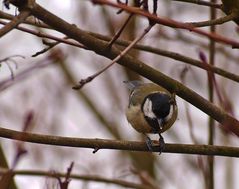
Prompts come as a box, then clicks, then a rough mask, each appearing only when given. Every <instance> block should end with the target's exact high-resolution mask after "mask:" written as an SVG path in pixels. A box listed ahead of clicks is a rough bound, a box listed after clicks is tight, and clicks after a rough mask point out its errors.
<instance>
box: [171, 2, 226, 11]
mask: <svg viewBox="0 0 239 189" xmlns="http://www.w3.org/2000/svg"><path fill="white" fill-rule="evenodd" d="M173 1H180V2H184V3H192V4H197V5H203V6H208V7H213V8H217V9H222V5H221V4H217V3H212V2H208V1H203V0H173Z"/></svg>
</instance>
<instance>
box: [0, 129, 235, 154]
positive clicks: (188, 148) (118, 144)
mask: <svg viewBox="0 0 239 189" xmlns="http://www.w3.org/2000/svg"><path fill="white" fill-rule="evenodd" d="M0 137H2V138H8V139H12V140H20V141H25V142H31V143H38V144H47V145H54V146H67V147H78V148H79V147H81V148H92V149H97V150H99V149H115V150H129V151H149V149H148V147H147V145H146V143H145V142H136V141H120V140H108V139H87V138H73V137H62V136H51V135H41V134H33V133H28V132H20V131H14V130H10V129H5V128H0ZM153 142H154V146H153V150H154V152H159V144H158V141H153ZM163 152H165V153H182V154H200V155H214V156H228V157H239V148H236V147H226V146H211V145H190V144H165V149H164V150H163Z"/></svg>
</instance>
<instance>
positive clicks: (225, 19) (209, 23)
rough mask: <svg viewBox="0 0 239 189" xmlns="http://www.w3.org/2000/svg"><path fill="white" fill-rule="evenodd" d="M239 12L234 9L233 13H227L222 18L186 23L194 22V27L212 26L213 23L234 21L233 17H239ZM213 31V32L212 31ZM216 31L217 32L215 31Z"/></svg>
mask: <svg viewBox="0 0 239 189" xmlns="http://www.w3.org/2000/svg"><path fill="white" fill-rule="evenodd" d="M238 17H239V16H238V13H237V12H236V11H233V12H232V13H231V14H229V15H226V16H224V17H221V18H217V19H212V20H208V21H202V22H187V23H185V24H192V25H193V26H194V27H205V26H212V25H221V24H224V23H226V22H229V21H233V19H236V18H238ZM211 33H212V32H211ZM213 33H215V32H213Z"/></svg>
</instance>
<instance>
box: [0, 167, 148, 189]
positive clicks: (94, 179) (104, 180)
mask: <svg viewBox="0 0 239 189" xmlns="http://www.w3.org/2000/svg"><path fill="white" fill-rule="evenodd" d="M8 171H9V170H8V169H3V168H1V169H0V174H4V173H6V172H8ZM12 173H13V174H14V175H15V176H47V177H53V178H56V177H64V176H65V173H57V172H55V171H42V170H14V171H12ZM70 178H71V179H76V180H83V181H91V182H100V183H107V184H115V185H119V186H123V187H127V188H135V189H152V188H151V187H149V186H146V185H144V184H142V183H140V184H138V183H134V182H129V181H125V180H122V179H116V178H114V179H112V178H106V177H103V176H99V175H80V174H71V175H70Z"/></svg>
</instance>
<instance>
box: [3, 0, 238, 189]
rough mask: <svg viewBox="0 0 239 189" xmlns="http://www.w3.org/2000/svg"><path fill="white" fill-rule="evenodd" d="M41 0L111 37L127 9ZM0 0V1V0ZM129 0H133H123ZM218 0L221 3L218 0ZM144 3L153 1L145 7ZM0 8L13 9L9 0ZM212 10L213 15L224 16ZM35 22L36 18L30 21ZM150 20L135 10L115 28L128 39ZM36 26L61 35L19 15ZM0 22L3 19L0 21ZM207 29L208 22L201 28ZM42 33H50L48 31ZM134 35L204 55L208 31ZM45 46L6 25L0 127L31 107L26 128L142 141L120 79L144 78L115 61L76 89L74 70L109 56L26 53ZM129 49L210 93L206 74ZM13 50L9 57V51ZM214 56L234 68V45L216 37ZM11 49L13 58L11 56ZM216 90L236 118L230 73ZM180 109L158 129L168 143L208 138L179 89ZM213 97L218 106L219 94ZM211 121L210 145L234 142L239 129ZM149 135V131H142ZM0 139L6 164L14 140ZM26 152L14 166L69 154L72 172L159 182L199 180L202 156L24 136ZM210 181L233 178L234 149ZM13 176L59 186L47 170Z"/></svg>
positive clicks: (30, 184) (55, 165)
mask: <svg viewBox="0 0 239 189" xmlns="http://www.w3.org/2000/svg"><path fill="white" fill-rule="evenodd" d="M37 2H38V3H39V4H40V5H42V6H43V7H45V8H46V9H48V10H50V11H52V12H53V13H54V14H56V15H58V16H60V17H61V18H63V19H64V20H66V21H68V22H69V23H72V24H76V25H77V26H78V27H79V28H81V29H83V30H86V31H91V32H96V33H99V34H102V35H107V36H113V35H114V34H115V33H116V31H117V30H118V29H119V28H120V27H121V26H122V24H123V23H124V21H125V20H126V18H127V17H128V14H126V13H125V12H122V13H121V14H117V11H118V10H117V9H113V8H110V7H106V6H96V5H93V4H92V3H91V2H90V1H87V0H85V1H76V0H64V1H61V2H60V3H59V1H57V0H52V1H46V0H38V1H37ZM1 3H2V1H1ZM130 3H131V1H130ZM219 3H221V2H219ZM150 10H152V6H150ZM1 11H3V12H6V13H9V14H12V15H15V14H16V12H17V10H16V9H15V8H14V7H13V6H11V8H10V10H7V9H6V8H5V7H4V6H3V5H2V8H1ZM157 13H158V15H159V16H163V17H168V18H171V19H175V20H177V21H182V22H197V21H203V20H208V19H209V18H210V17H209V15H210V9H209V8H208V7H204V6H199V5H195V4H189V3H183V2H176V1H170V0H159V1H158V11H157ZM223 15H224V14H223V13H222V12H221V11H217V16H218V17H220V16H223ZM35 22H36V23H37V22H39V21H38V20H35ZM147 24H148V21H147V20H146V19H143V18H140V17H134V18H133V19H131V21H130V23H129V24H128V25H127V27H126V29H125V30H124V31H123V34H122V36H121V37H120V38H121V39H124V40H133V39H135V37H137V36H138V35H139V34H140V33H142V32H143V30H144V29H145V28H146V27H147ZM21 26H24V27H27V28H30V29H32V30H34V31H37V32H43V33H47V34H51V35H54V36H58V37H64V36H63V35H62V34H59V33H57V32H55V31H53V30H50V29H44V28H38V27H35V26H29V25H24V24H22V25H21ZM0 27H2V26H0ZM203 29H204V30H206V31H209V28H208V27H205V28H203ZM237 29H238V28H237V25H236V24H235V23H233V22H229V23H226V24H223V25H222V26H218V27H217V32H218V33H220V34H221V35H224V36H227V37H229V38H231V39H237V38H238V30H237ZM47 41H48V42H52V41H49V40H47ZM140 44H144V45H150V46H153V47H155V48H160V49H163V50H167V51H172V52H177V53H180V54H183V55H185V56H188V57H191V58H193V59H197V60H199V55H198V54H199V52H203V53H204V54H205V55H206V56H207V57H208V44H209V41H208V39H207V38H204V37H199V36H197V35H195V34H193V33H191V32H189V31H184V30H176V29H172V28H168V27H165V26H160V25H156V26H155V27H154V28H153V29H152V30H151V31H150V32H149V34H147V35H146V37H145V38H144V39H143V40H142V41H141V42H140ZM44 48H46V46H45V45H44V44H43V42H42V39H41V38H39V37H36V36H33V35H31V34H29V33H24V32H21V31H18V30H13V31H11V32H10V33H8V34H7V35H5V36H4V37H2V38H1V40H0V60H3V59H6V58H8V60H7V61H1V67H0V92H1V93H0V107H1V108H0V124H1V127H4V128H9V129H13V130H19V131H21V130H22V129H23V126H24V122H25V119H26V116H27V115H29V113H31V114H33V117H34V118H33V119H34V121H33V124H32V125H31V131H32V132H34V133H41V134H50V135H57V136H69V137H80V138H102V139H120V140H138V141H143V140H144V137H143V136H142V135H140V134H138V133H137V132H136V131H135V130H133V129H132V128H131V127H130V125H129V123H128V122H127V120H126V117H125V109H126V107H127V103H128V93H129V92H128V89H127V88H126V86H125V85H124V83H123V81H125V80H135V79H141V80H143V81H145V82H147V80H146V79H144V78H142V77H140V76H139V75H137V74H136V73H134V72H132V71H130V70H128V69H125V68H124V67H122V66H120V65H117V64H115V65H114V66H113V67H111V68H110V69H108V70H107V71H106V72H104V74H102V75H101V76H99V77H97V78H96V79H95V80H93V81H92V82H90V83H89V84H87V85H86V86H84V87H83V88H82V89H81V90H79V91H75V90H72V87H73V86H74V85H75V84H77V82H78V81H79V80H81V79H84V78H86V77H88V76H89V75H91V74H94V73H95V72H97V71H98V70H100V69H101V68H103V67H104V66H105V65H107V64H109V63H110V60H108V59H106V58H104V57H101V56H99V55H97V54H95V53H93V52H90V51H87V50H84V49H81V48H77V47H73V46H70V45H66V44H59V45H57V46H56V48H59V49H60V50H61V52H62V53H63V55H64V57H65V58H64V61H62V62H61V63H52V61H51V60H49V59H48V58H47V57H48V55H49V52H46V53H43V54H40V55H39V56H36V57H32V55H34V54H35V53H37V52H39V51H41V50H42V49H44ZM130 53H131V54H132V55H133V56H134V57H136V58H138V59H140V60H142V61H144V62H145V63H146V64H148V65H150V66H152V67H154V68H155V69H158V70H159V71H161V72H163V73H165V74H166V75H168V76H170V77H172V78H174V79H176V80H178V81H180V82H183V83H184V84H185V85H186V86H188V87H189V88H191V89H192V90H194V91H196V92H197V93H198V94H200V95H202V96H203V97H205V98H208V89H209V88H208V81H207V73H206V72H205V71H204V70H201V69H198V68H195V67H193V66H190V65H188V64H185V63H183V62H179V61H176V60H173V59H170V58H167V57H163V56H159V55H156V54H152V53H148V52H144V51H139V50H131V52H130ZM15 55H17V56H15ZM215 55H216V61H215V65H216V66H218V67H220V68H223V69H225V70H227V71H230V72H233V73H238V70H239V65H238V60H239V59H238V58H239V55H238V50H234V49H231V47H229V46H224V45H219V44H217V45H216V53H215ZM12 56H15V57H12ZM216 80H217V83H218V86H219V89H220V91H221V93H222V94H223V95H224V97H225V98H226V99H227V102H228V104H229V105H230V113H232V114H233V115H234V116H235V117H237V118H238V115H239V109H238V107H237V105H238V103H239V101H238V93H239V88H238V85H237V83H236V82H233V81H230V80H228V79H225V78H222V77H220V76H216ZM177 103H178V109H179V116H178V120H177V121H176V123H175V124H174V126H173V127H172V128H171V129H170V130H169V131H167V132H166V133H164V134H163V136H164V139H165V142H166V143H188V144H195V143H197V144H207V143H208V120H209V118H208V116H207V115H206V114H205V113H203V112H202V111H200V110H198V109H197V108H195V107H194V106H192V105H190V104H189V103H187V102H185V101H184V100H182V99H181V98H179V97H177ZM215 103H216V104H217V105H218V106H220V103H219V101H218V98H217V96H216V95H215ZM217 124H218V123H215V125H216V126H215V145H225V146H238V145H239V142H238V139H237V137H235V136H233V135H231V134H228V133H226V132H224V131H223V130H221V129H220V128H219V127H218V126H217ZM150 137H151V138H152V139H157V136H153V135H152V136H150ZM0 141H1V147H2V149H3V152H4V155H5V157H6V159H7V162H8V164H9V166H11V164H12V163H13V161H14V157H15V154H16V142H15V141H12V140H8V139H4V138H1V139H0ZM24 146H25V149H26V150H27V153H26V154H25V155H24V156H23V157H22V158H21V159H20V160H19V161H18V164H17V166H16V169H17V170H18V169H19V170H22V169H24V170H45V171H50V170H54V171H56V172H66V170H67V168H68V167H69V165H70V163H71V162H74V167H73V171H72V172H73V173H76V174H89V175H91V174H94V175H100V176H103V177H106V178H112V179H123V180H127V181H132V182H137V183H144V182H145V181H144V179H143V176H145V177H146V178H148V179H149V178H150V179H152V182H153V183H154V184H155V183H157V184H155V185H156V186H157V187H158V188H167V189H174V188H185V189H187V188H192V186H193V188H195V189H199V188H206V187H205V183H206V182H207V173H205V170H207V167H208V164H207V157H205V156H197V155H182V154H168V153H162V154H161V155H160V156H159V155H158V154H157V153H141V152H128V151H117V150H99V151H98V152H97V153H95V154H93V153H92V150H90V149H81V148H66V147H55V146H47V145H39V144H30V143H25V144H24ZM214 173H215V176H214V178H215V188H218V189H222V188H227V189H236V188H238V187H239V181H238V179H237V178H238V176H239V174H238V173H239V162H238V159H236V158H225V157H215V167H214ZM15 181H16V184H17V186H18V188H19V189H22V188H35V189H42V188H57V186H56V183H57V181H56V180H55V179H50V178H46V177H36V176H16V177H15ZM105 186H107V187H109V188H119V186H118V185H113V184H105V183H99V182H90V181H88V182H86V181H80V180H75V179H73V180H72V181H71V182H70V185H69V188H79V187H81V188H94V189H96V188H102V187H105Z"/></svg>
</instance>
